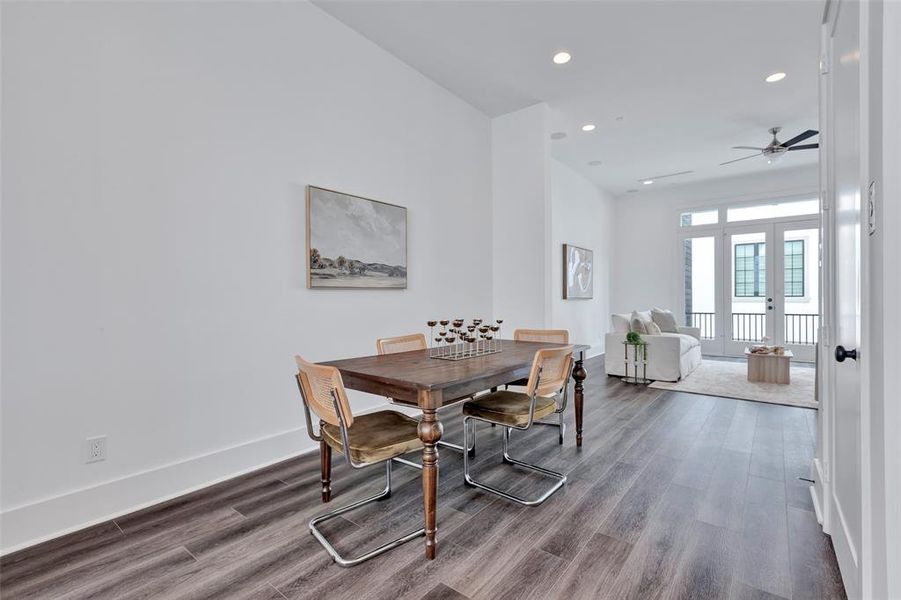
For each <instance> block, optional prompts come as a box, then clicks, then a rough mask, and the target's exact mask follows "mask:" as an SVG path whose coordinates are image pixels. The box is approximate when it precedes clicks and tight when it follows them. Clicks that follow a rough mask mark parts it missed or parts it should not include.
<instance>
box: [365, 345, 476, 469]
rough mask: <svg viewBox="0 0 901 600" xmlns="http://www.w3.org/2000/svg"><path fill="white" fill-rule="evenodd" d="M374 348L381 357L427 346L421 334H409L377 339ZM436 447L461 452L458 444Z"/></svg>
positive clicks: (442, 442)
mask: <svg viewBox="0 0 901 600" xmlns="http://www.w3.org/2000/svg"><path fill="white" fill-rule="evenodd" d="M375 347H376V349H377V350H378V353H379V354H380V355H382V354H396V353H398V352H412V351H413V350H427V349H428V347H429V345H428V343H427V342H426V340H425V335H423V334H421V333H411V334H409V335H398V336H395V337H387V338H379V339H377V340H376V341H375ZM388 400H390V401H391V402H394V400H393V399H392V398H388ZM439 410H440V409H439ZM438 445H439V446H444V447H446V448H450V449H451V450H456V451H458V452H463V446H461V445H460V444H454V443H452V442H448V441H445V440H439V441H438ZM475 453H476V447H475V443H473V445H472V446H470V447H469V455H470V456H475Z"/></svg>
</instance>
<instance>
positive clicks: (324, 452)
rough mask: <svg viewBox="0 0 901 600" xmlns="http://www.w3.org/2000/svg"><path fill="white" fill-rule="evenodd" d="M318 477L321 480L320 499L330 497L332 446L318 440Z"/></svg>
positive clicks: (325, 499)
mask: <svg viewBox="0 0 901 600" xmlns="http://www.w3.org/2000/svg"><path fill="white" fill-rule="evenodd" d="M319 478H320V480H321V481H322V501H323V502H328V501H329V500H331V499H332V447H331V446H329V445H328V444H326V443H325V440H322V441H321V442H319Z"/></svg>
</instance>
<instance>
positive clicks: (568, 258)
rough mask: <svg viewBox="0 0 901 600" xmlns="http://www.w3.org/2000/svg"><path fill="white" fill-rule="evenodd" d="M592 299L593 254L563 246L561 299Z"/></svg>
mask: <svg viewBox="0 0 901 600" xmlns="http://www.w3.org/2000/svg"><path fill="white" fill-rule="evenodd" d="M593 297H594V252H592V251H591V250H589V249H587V248H580V247H579V246H573V245H571V244H563V299H564V300H587V299H590V298H593Z"/></svg>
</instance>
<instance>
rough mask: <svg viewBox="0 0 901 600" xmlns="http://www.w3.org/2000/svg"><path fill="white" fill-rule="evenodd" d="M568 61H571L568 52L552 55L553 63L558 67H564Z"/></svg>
mask: <svg viewBox="0 0 901 600" xmlns="http://www.w3.org/2000/svg"><path fill="white" fill-rule="evenodd" d="M570 60H572V56H571V55H570V53H569V52H558V53H557V54H555V55H554V63H555V64H558V65H565V64H566V63H568V62H569V61H570Z"/></svg>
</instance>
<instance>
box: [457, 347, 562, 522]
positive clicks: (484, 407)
mask: <svg viewBox="0 0 901 600" xmlns="http://www.w3.org/2000/svg"><path fill="white" fill-rule="evenodd" d="M572 365H573V348H572V346H564V347H561V348H545V349H542V350H538V351H537V352H536V353H535V359H534V360H533V361H532V370H531V371H530V373H529V379H528V381H527V382H526V391H525V393H523V392H514V391H511V390H499V391H497V392H494V393H491V394H486V395H484V396H481V397H479V398H478V399H476V400H472V401H470V402H467V403H466V404H464V405H463V444H464V445H468V444H469V438H470V437H473V438H474V437H475V434H476V433H475V423H476V421H484V422H486V423H495V424H497V425H501V426H503V428H504V436H503V449H504V451H503V455H504V462H506V463H510V464H513V465H518V466H520V467H524V468H526V469H529V470H532V471H535V472H536V473H541V474H542V475H547V476H548V477H552V478H554V479H555V480H556V481H555V482H554V484H553V485H552V486H551V487H550V488H549V489H548V490H547V491H545V492H544V493H543V494H542V495H541V496H539V497H538V498H536V499H534V500H527V499H525V498H522V497H519V496H516V495H514V494H511V493H510V492H507V491H504V490H501V489H499V488H496V487H492V486H490V485H487V484H485V483H481V482H479V481H476V480H475V479H473V477H472V475H471V474H470V472H469V455H468V454H467V453H464V454H463V478H464V481H465V482H466V483H467V484H468V485H472V486H475V487H478V488H481V489H483V490H486V491H488V492H491V493H493V494H497V495H498V496H501V497H503V498H506V499H508V500H512V501H514V502H518V503H519V504H524V505H526V506H536V505H538V504H541V503H542V502H544V501H545V500H547V499H548V498H549V497H550V496H551V494H553V493H554V492H556V491H557V490H558V489H560V488H561V487H562V486H563V484H564V483H566V475H564V474H563V473H558V472H556V471H551V470H549V469H545V468H543V467H539V466H538V465H534V464H530V463H526V462H523V461H521V460H517V459H515V458H513V457H512V456H510V452H509V447H510V432H511V431H512V430H513V429H523V430H525V429H529V428H530V427H531V426H532V425H533V424H534V423H535V422H536V421H537V419H540V418H542V417H546V416H548V415H550V414H553V413H554V411H555V410H556V408H557V397H559V396H562V397H563V403H564V404H565V402H566V395H567V390H568V387H569V386H568V385H567V384H568V382H569V378H570V375H571V373H572ZM470 430H471V431H470Z"/></svg>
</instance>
